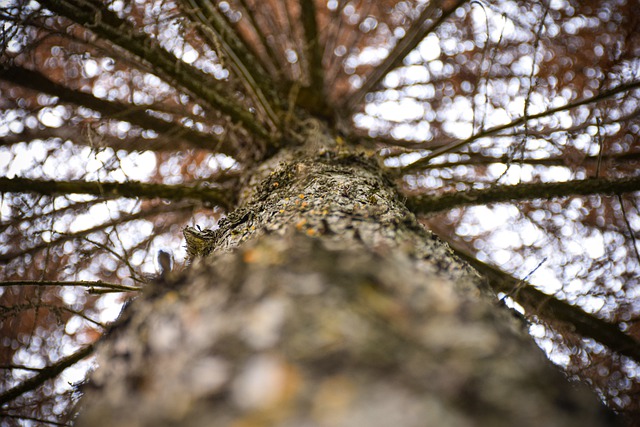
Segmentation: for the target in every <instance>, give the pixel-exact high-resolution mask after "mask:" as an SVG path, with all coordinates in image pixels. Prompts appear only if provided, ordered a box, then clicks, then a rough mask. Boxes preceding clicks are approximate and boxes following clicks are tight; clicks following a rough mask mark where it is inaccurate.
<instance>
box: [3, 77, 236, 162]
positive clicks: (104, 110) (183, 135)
mask: <svg viewBox="0 0 640 427" xmlns="http://www.w3.org/2000/svg"><path fill="white" fill-rule="evenodd" d="M0 79H2V80H5V81H7V82H10V83H14V84H17V85H20V86H23V87H25V88H28V89H31V90H34V91H36V92H39V93H47V94H49V95H53V96H57V97H58V98H60V99H61V100H62V101H64V102H69V103H71V104H75V105H79V106H83V107H87V108H90V109H92V110H94V111H97V112H98V113H100V114H102V115H104V116H107V117H110V118H113V119H117V120H122V121H127V122H129V123H131V124H133V125H136V126H139V127H141V128H143V129H151V130H153V131H155V132H157V133H158V134H160V135H170V136H173V137H178V138H180V139H183V140H185V141H188V142H189V143H190V144H192V145H193V146H194V147H198V148H205V149H212V148H213V147H217V148H218V151H219V152H220V153H224V154H233V152H234V150H233V149H232V147H231V146H230V145H229V144H222V145H221V146H220V147H218V145H217V143H218V142H223V140H222V139H221V138H220V137H218V136H216V135H212V134H206V133H203V132H198V131H196V130H193V129H189V128H186V127H184V126H180V125H178V124H175V123H170V122H167V121H165V120H161V119H159V118H157V117H153V116H150V115H149V114H147V113H146V110H148V109H153V107H152V106H135V105H131V104H124V103H121V102H115V101H107V100H104V99H100V98H96V97H95V96H93V95H91V94H88V93H85V92H80V91H77V90H73V89H70V88H68V87H66V86H63V85H61V84H58V83H56V82H54V81H52V80H50V79H48V78H47V77H45V76H44V75H43V74H41V73H40V72H38V71H33V70H28V69H26V68H22V67H18V66H12V67H9V68H6V69H3V70H0Z"/></svg>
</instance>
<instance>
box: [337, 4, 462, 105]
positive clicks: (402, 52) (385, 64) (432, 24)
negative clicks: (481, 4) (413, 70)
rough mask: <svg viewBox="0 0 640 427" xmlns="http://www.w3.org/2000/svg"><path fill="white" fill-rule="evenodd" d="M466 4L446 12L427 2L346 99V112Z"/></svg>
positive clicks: (458, 5)
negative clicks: (361, 83) (390, 48)
mask: <svg viewBox="0 0 640 427" xmlns="http://www.w3.org/2000/svg"><path fill="white" fill-rule="evenodd" d="M466 2H467V0H457V1H456V2H455V3H454V4H453V5H452V6H451V7H450V8H449V9H447V10H443V9H441V6H442V3H443V1H431V2H429V4H428V5H427V6H426V7H425V9H424V10H423V11H422V13H421V14H420V16H419V17H418V19H416V20H415V21H414V22H413V23H412V25H411V27H410V28H409V29H408V30H407V33H406V35H405V36H404V37H403V38H402V39H401V40H400V41H399V42H398V44H397V45H396V46H395V47H394V48H393V50H392V51H391V52H389V55H387V57H386V58H385V59H384V60H383V61H382V63H381V64H380V65H378V66H377V67H376V68H375V69H374V70H373V71H372V72H371V75H370V76H367V79H366V80H365V82H364V83H363V85H362V86H361V87H360V88H359V89H358V90H356V91H355V92H354V93H353V94H351V96H349V97H348V98H347V101H346V103H345V106H346V108H347V111H349V112H353V111H354V110H355V109H356V108H357V106H358V104H360V102H361V101H362V99H363V98H364V96H365V95H366V94H367V93H368V92H370V91H372V90H373V89H375V88H376V87H377V86H378V85H379V84H380V82H382V79H384V78H385V77H386V75H387V74H389V72H390V71H391V70H393V69H394V68H396V67H397V66H399V65H400V64H401V62H402V60H403V59H404V58H405V57H406V56H407V55H408V54H409V52H411V51H412V50H413V49H415V48H416V46H418V44H419V43H420V42H421V41H422V40H423V39H424V38H425V37H426V36H427V34H429V33H431V32H433V31H434V30H435V29H436V28H438V26H440V24H441V23H442V22H444V20H445V19H447V18H448V17H449V15H451V14H452V13H453V12H454V11H455V10H456V9H457V8H458V7H460V6H461V5H462V4H464V3H466ZM438 14H439V16H438Z"/></svg>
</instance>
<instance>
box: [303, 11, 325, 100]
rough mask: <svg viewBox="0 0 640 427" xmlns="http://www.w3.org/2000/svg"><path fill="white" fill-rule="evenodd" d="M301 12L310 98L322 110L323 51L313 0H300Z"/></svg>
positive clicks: (323, 98)
mask: <svg viewBox="0 0 640 427" xmlns="http://www.w3.org/2000/svg"><path fill="white" fill-rule="evenodd" d="M300 9H301V14H302V28H303V29H304V42H303V43H304V47H305V49H304V51H305V57H306V59H307V67H308V69H309V78H310V80H311V81H310V89H311V91H312V93H313V96H312V99H313V100H314V101H315V102H314V103H313V104H315V105H314V107H315V110H317V111H322V110H323V109H324V107H323V106H322V105H321V104H322V103H324V101H325V100H326V96H325V95H324V69H323V67H322V57H323V56H324V52H323V50H322V45H321V44H320V34H319V33H318V22H317V12H316V7H315V4H314V0H300Z"/></svg>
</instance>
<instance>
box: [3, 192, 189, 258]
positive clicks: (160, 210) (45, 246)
mask: <svg viewBox="0 0 640 427" xmlns="http://www.w3.org/2000/svg"><path fill="white" fill-rule="evenodd" d="M192 209H193V206H191V205H187V204H183V205H179V206H171V205H169V206H159V207H156V208H153V209H148V210H145V211H140V212H137V213H134V214H130V215H127V216H124V217H120V218H116V219H114V220H111V221H108V222H104V223H102V224H98V225H96V226H95V227H91V228H87V229H85V230H81V231H77V232H75V233H69V234H62V235H60V236H59V237H58V238H57V239H55V240H53V241H49V242H42V243H40V244H37V245H35V246H32V247H30V248H27V249H23V250H20V251H17V252H13V253H7V254H0V264H2V263H7V262H9V261H11V260H13V259H16V258H20V257H22V256H25V255H30V254H34V253H37V252H40V251H43V250H50V249H51V248H53V247H54V246H58V245H61V244H63V243H65V242H68V241H70V240H75V239H80V238H82V237H84V236H87V235H89V234H91V233H96V232H98V231H102V230H105V229H107V228H110V227H116V226H119V225H122V224H124V223H126V222H129V221H135V220H138V219H142V218H147V217H150V216H154V215H162V214H164V213H167V212H174V211H185V210H192Z"/></svg>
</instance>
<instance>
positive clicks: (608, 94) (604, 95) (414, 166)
mask: <svg viewBox="0 0 640 427" xmlns="http://www.w3.org/2000/svg"><path fill="white" fill-rule="evenodd" d="M638 88H640V81H633V82H630V83H624V84H621V85H619V86H617V87H614V88H613V89H609V90H605V91H602V92H600V93H599V94H597V95H595V96H592V97H589V98H584V99H581V100H578V101H575V102H570V103H568V104H566V105H563V106H561V107H556V108H550V109H548V110H546V111H542V112H540V113H537V114H530V115H528V116H527V115H525V116H522V117H520V118H518V119H516V120H513V121H511V122H509V123H505V124H503V125H499V126H494V127H492V128H489V129H487V130H483V131H481V132H478V133H476V134H474V135H472V136H470V137H469V138H467V139H463V140H454V141H453V142H450V143H448V144H446V145H444V146H442V147H440V148H437V149H435V150H433V151H432V152H431V153H429V154H428V155H426V156H425V157H423V158H421V159H420V160H417V161H415V162H413V163H411V164H410V165H407V166H405V167H404V168H403V169H402V171H403V172H405V173H406V172H412V171H415V170H419V169H421V168H423V167H424V166H425V165H428V164H429V162H430V161H431V159H433V158H435V157H438V156H441V155H442V154H445V153H450V152H452V151H454V150H457V149H459V148H461V147H463V146H465V145H468V144H470V143H471V142H473V141H475V140H477V139H480V138H484V137H487V136H493V135H495V134H497V133H498V132H502V131H503V130H507V129H510V128H513V127H516V126H520V125H522V124H524V123H526V122H528V121H529V120H535V119H540V118H542V117H547V116H551V115H553V114H556V113H559V112H561V111H569V110H571V109H573V108H576V107H580V106H582V105H587V104H591V103H594V102H598V101H603V100H605V99H609V98H612V97H614V96H616V95H618V94H620V93H623V92H628V91H631V90H634V89H638Z"/></svg>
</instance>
